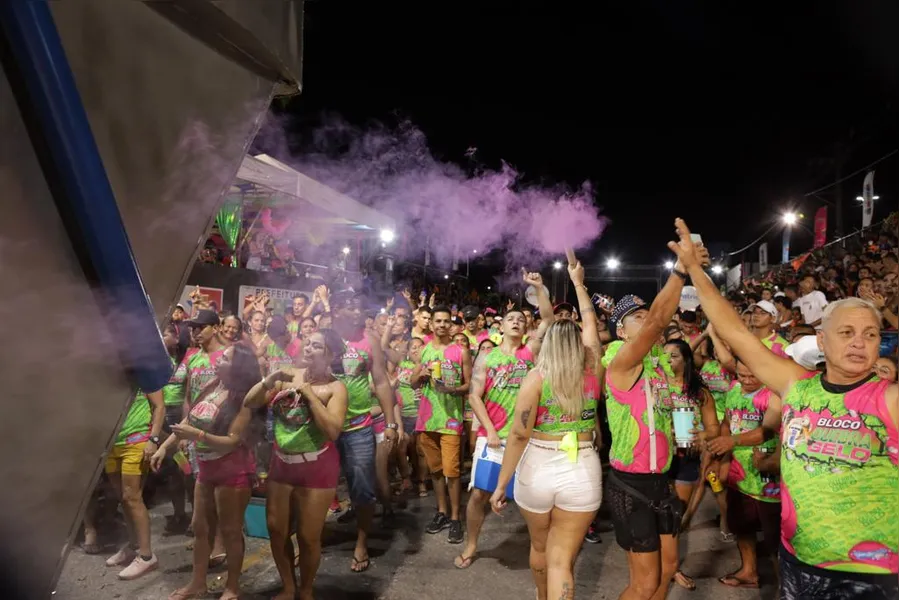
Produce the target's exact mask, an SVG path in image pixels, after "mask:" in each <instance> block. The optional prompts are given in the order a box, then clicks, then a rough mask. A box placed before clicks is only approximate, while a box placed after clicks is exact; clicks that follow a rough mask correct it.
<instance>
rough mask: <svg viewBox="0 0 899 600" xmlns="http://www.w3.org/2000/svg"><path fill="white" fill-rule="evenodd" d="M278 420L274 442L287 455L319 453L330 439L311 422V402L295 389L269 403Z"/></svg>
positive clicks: (283, 392)
mask: <svg viewBox="0 0 899 600" xmlns="http://www.w3.org/2000/svg"><path fill="white" fill-rule="evenodd" d="M269 408H270V409H271V411H272V414H273V415H274V417H275V426H274V431H275V443H276V444H277V445H278V448H279V449H280V450H282V451H283V452H286V453H287V454H305V453H307V452H318V451H319V450H321V449H322V448H324V447H325V445H326V444H327V443H328V438H327V436H326V435H325V434H324V433H323V432H322V430H321V429H319V428H318V425H316V424H315V421H313V420H312V411H311V410H310V409H309V401H308V400H306V398H305V397H303V395H302V394H301V393H299V392H297V391H296V390H282V391H280V392H278V393H277V394H276V395H275V397H274V398H273V399H272V401H271V403H270V404H269Z"/></svg>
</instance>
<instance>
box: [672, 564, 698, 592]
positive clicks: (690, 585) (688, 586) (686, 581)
mask: <svg viewBox="0 0 899 600" xmlns="http://www.w3.org/2000/svg"><path fill="white" fill-rule="evenodd" d="M674 582H675V583H677V585H679V586H681V587H682V588H684V589H685V590H690V591H691V592H692V591H694V590H696V582H695V581H693V578H692V577H689V576H688V575H686V574H685V573H684V572H683V571H681V570H680V569H678V570H677V571H675V572H674Z"/></svg>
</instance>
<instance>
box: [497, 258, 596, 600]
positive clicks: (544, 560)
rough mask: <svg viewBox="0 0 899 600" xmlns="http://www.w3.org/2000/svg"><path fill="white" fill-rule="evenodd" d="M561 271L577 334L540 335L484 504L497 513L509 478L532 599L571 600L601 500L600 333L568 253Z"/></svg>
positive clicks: (564, 328) (554, 330)
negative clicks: (576, 314)
mask: <svg viewBox="0 0 899 600" xmlns="http://www.w3.org/2000/svg"><path fill="white" fill-rule="evenodd" d="M568 272H569V274H570V276H571V280H572V282H573V283H574V285H575V289H576V290H577V295H578V303H579V304H580V313H581V317H582V319H583V328H584V329H583V337H582V333H581V330H580V329H579V328H578V326H577V324H575V322H574V321H572V320H559V321H556V322H555V323H553V324H552V325H550V326H549V328H548V329H547V330H546V336H545V337H544V338H543V345H542V348H541V350H540V355H539V356H538V358H537V364H536V367H535V368H534V369H533V370H532V371H531V372H530V373H528V374H527V376H526V377H525V379H524V382H523V383H522V386H521V389H520V391H519V393H518V399H517V401H516V405H515V414H514V416H513V424H512V430H511V432H510V433H509V437H508V439H507V442H506V450H505V453H504V454H503V464H502V468H501V470H500V475H499V478H498V481H497V485H496V491H495V492H494V493H493V496H492V497H491V499H490V502H491V505H492V507H493V511H494V512H496V513H497V514H499V513H500V512H501V511H502V509H503V507H504V506H505V505H506V486H507V485H508V484H509V482H510V481H511V480H512V475H513V473H514V475H515V488H514V501H515V502H516V504H518V507H519V509H520V510H521V514H522V516H524V520H525V521H526V522H527V525H528V533H529V534H530V537H531V551H530V566H531V571H532V573H533V576H534V583H535V584H536V586H537V598H538V600H546V599H547V598H554V599H555V598H565V599H571V598H574V561H575V559H576V558H577V554H578V552H579V551H580V548H581V546H582V545H583V542H584V535H585V534H586V533H587V530H588V528H589V527H590V523H591V522H593V519H594V517H595V516H596V511H597V510H598V509H599V504H600V500H601V498H602V471H601V468H600V464H599V454H598V453H597V452H596V449H595V446H594V443H595V437H594V436H595V432H596V431H597V429H598V427H597V414H598V411H597V406H596V403H597V401H598V399H599V382H598V380H597V377H596V374H597V372H598V369H599V364H598V361H599V356H600V344H599V332H598V328H597V321H596V313H595V312H594V308H593V303H592V302H591V301H590V296H589V294H588V293H587V288H586V286H584V269H583V267H582V266H581V264H580V263H579V262H576V259H574V258H573V255H569V266H568ZM522 455H523V456H522ZM516 465H517V468H516Z"/></svg>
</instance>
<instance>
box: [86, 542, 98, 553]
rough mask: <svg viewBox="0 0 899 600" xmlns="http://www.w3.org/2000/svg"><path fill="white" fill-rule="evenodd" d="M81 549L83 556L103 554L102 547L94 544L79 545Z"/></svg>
mask: <svg viewBox="0 0 899 600" xmlns="http://www.w3.org/2000/svg"><path fill="white" fill-rule="evenodd" d="M81 549H82V550H84V553H85V554H100V553H101V552H103V546H101V545H100V544H98V543H97V542H94V543H93V544H87V543H84V544H81Z"/></svg>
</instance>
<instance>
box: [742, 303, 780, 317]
mask: <svg viewBox="0 0 899 600" xmlns="http://www.w3.org/2000/svg"><path fill="white" fill-rule="evenodd" d="M754 308H761V309H762V310H763V311H765V312H766V313H768V314H769V315H771V316H772V317H775V318H776V317H777V314H778V313H777V307H775V306H774V303H772V302H770V301H768V300H759V301H758V302H756V303H755V304H750V305H749V308H747V309H746V310H747V311H749V310H752V309H754Z"/></svg>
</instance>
